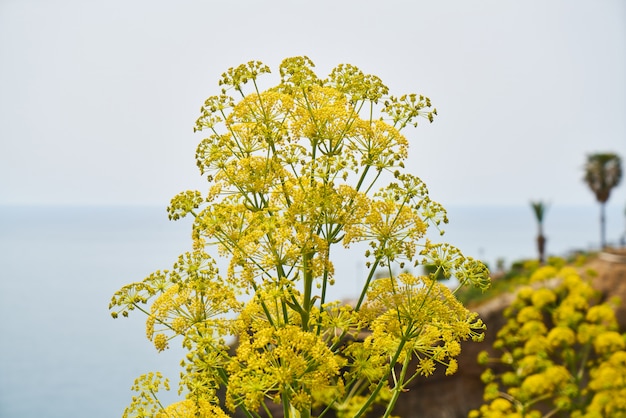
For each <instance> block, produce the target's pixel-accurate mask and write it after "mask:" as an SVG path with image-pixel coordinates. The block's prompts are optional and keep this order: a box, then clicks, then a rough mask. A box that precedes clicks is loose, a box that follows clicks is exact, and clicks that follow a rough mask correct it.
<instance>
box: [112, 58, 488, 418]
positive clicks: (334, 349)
mask: <svg viewBox="0 0 626 418" xmlns="http://www.w3.org/2000/svg"><path fill="white" fill-rule="evenodd" d="M313 68H314V65H313V63H312V62H311V61H310V60H309V59H308V58H306V57H295V58H289V59H286V60H284V61H283V62H282V64H281V65H280V69H279V74H280V82H279V83H278V84H277V85H276V86H274V87H272V88H269V89H266V90H263V91H261V89H260V87H259V84H258V83H257V81H258V78H259V77H260V76H262V75H266V74H268V73H270V69H269V68H268V67H267V66H265V65H264V64H262V63H260V62H256V61H253V62H249V63H247V64H243V65H240V66H238V67H236V68H231V69H230V70H228V71H227V72H226V73H224V74H223V76H222V78H221V80H220V82H219V85H220V86H221V92H220V94H219V95H216V96H212V97H209V98H208V99H207V100H206V101H205V103H204V105H203V106H202V109H201V114H200V117H199V118H198V120H197V122H196V126H195V129H196V130H197V131H203V132H206V133H207V136H206V138H204V139H203V140H202V141H201V142H200V144H199V145H198V147H197V152H196V162H197V165H198V168H199V170H200V173H201V174H202V175H203V176H204V177H206V179H207V180H208V186H207V190H206V191H204V192H201V191H185V192H183V193H180V194H178V195H177V196H175V197H174V198H173V199H172V201H171V204H170V206H169V208H168V211H169V216H170V218H171V219H179V218H183V217H185V216H193V218H194V221H193V233H192V237H193V251H190V252H189V253H186V254H183V255H182V256H181V257H180V258H179V260H178V261H177V262H176V263H175V264H174V267H173V268H172V269H171V270H167V271H157V272H155V273H154V274H152V275H150V276H149V277H148V278H146V279H145V280H143V281H141V282H138V283H132V284H129V285H127V286H125V287H123V288H122V289H120V290H119V291H118V292H117V293H115V295H114V296H113V299H112V301H111V305H110V308H111V309H112V310H113V316H114V317H117V316H118V315H120V314H121V315H123V316H127V315H128V313H129V312H130V311H133V310H135V309H139V310H141V311H143V312H145V313H146V314H147V336H148V339H150V340H151V341H152V342H153V343H154V345H155V347H156V349H157V350H164V349H166V348H167V347H168V345H169V344H170V342H171V341H172V339H174V338H177V337H178V338H180V339H181V341H182V345H183V346H184V347H185V348H186V349H187V350H188V354H187V356H186V358H185V359H184V360H183V362H182V368H183V369H182V370H183V371H182V379H181V393H184V396H185V399H184V400H182V401H181V402H179V403H176V404H174V405H170V406H167V407H165V408H164V407H161V408H157V410H158V411H160V412H159V413H162V414H165V415H164V416H223V415H225V414H226V411H230V412H234V411H239V413H242V414H244V415H245V416H248V417H258V416H261V414H266V415H271V414H272V411H271V410H270V408H269V407H268V405H271V403H272V402H274V403H276V404H279V405H281V406H282V412H281V415H284V416H285V417H310V416H314V415H315V416H319V417H322V416H324V415H325V414H329V413H330V411H333V412H332V413H333V415H335V416H339V417H350V418H354V417H360V416H364V415H365V414H366V413H367V411H369V410H371V408H372V406H373V405H374V404H375V403H376V402H382V403H383V404H384V405H386V406H385V408H386V411H385V413H384V416H385V417H388V416H390V415H391V412H392V410H393V407H394V405H395V402H396V400H397V399H398V396H400V394H401V393H402V392H403V391H404V388H405V387H406V385H407V384H408V383H409V382H410V381H411V380H412V379H414V378H415V377H416V376H418V375H430V374H432V373H433V371H434V369H435V367H438V366H440V365H442V366H444V367H445V368H446V370H447V373H448V374H451V373H454V372H455V370H456V368H457V364H456V360H455V357H456V356H457V355H458V354H459V352H460V341H462V340H466V339H474V340H479V339H481V338H482V331H483V329H484V325H483V324H482V322H481V320H480V319H479V318H478V317H477V315H476V314H474V313H471V312H469V311H468V310H467V309H466V308H465V307H464V306H463V305H462V304H461V303H459V302H458V301H457V299H456V298H455V296H454V293H453V292H452V291H451V290H450V289H449V288H448V287H446V286H445V285H444V284H442V283H440V282H438V281H437V280H435V277H440V276H442V277H445V278H450V277H452V276H454V277H456V278H457V279H458V282H459V283H460V285H466V284H470V285H474V286H477V287H479V288H483V289H484V288H486V287H487V286H488V284H489V278H488V271H487V269H486V267H485V266H484V265H483V264H482V263H481V262H479V261H477V260H475V259H472V258H471V257H465V256H464V255H463V254H462V253H461V252H460V251H459V250H458V249H457V248H455V247H453V246H450V245H448V244H445V243H434V242H431V241H430V240H429V239H427V230H428V229H429V228H431V227H433V226H434V227H435V228H437V229H438V228H439V226H440V224H442V223H445V222H447V216H446V212H445V210H444V209H443V208H442V206H441V205H439V204H438V203H436V202H435V201H433V200H431V199H430V197H429V195H428V190H427V188H426V185H425V184H424V183H423V182H422V181H421V180H420V179H419V178H418V177H416V176H414V175H412V174H409V173H406V172H405V169H404V164H405V160H406V158H407V150H408V145H409V144H408V141H407V139H406V138H405V137H404V136H403V134H401V131H402V130H403V129H404V128H406V127H409V126H417V123H418V120H419V119H420V118H422V119H424V120H427V121H431V122H432V120H433V118H434V116H435V115H436V110H435V109H434V108H432V106H431V103H430V100H429V99H428V98H427V97H424V96H420V95H416V94H408V95H403V96H399V97H397V96H391V95H389V94H388V88H387V87H386V86H385V85H384V84H383V83H382V81H381V80H380V79H379V78H378V77H376V76H373V75H367V74H364V73H363V72H361V71H360V70H359V69H358V68H356V67H354V66H352V65H339V66H338V67H336V68H335V69H333V70H332V72H331V73H330V75H329V76H328V77H327V78H325V79H321V78H318V76H317V75H316V74H315V72H314V70H313ZM359 242H365V243H367V244H368V245H369V249H368V250H367V252H366V253H365V255H364V263H365V265H366V266H367V273H366V277H365V284H364V286H363V288H362V290H361V292H360V294H359V295H358V298H357V300H355V302H354V303H351V304H346V303H341V302H339V301H333V300H329V297H328V293H329V287H330V286H332V285H333V283H335V281H337V280H346V278H345V277H336V276H335V274H334V267H333V262H332V257H331V256H332V254H333V252H332V249H333V248H336V247H337V246H344V247H350V246H351V245H353V244H355V243H359ZM211 246H215V247H216V248H217V252H218V253H219V255H221V256H224V257H227V258H228V260H229V263H228V268H227V271H225V272H220V271H218V268H217V267H216V263H215V261H214V260H213V258H212V257H211V256H210V255H209V253H208V250H207V248H208V247H211ZM418 265H434V266H436V268H435V270H434V271H433V273H432V274H431V275H430V276H428V275H421V276H414V275H412V274H409V273H400V274H396V273H394V272H395V271H396V269H405V270H406V268H408V267H409V266H415V267H416V266H418ZM405 266H406V267H405ZM380 269H384V270H385V271H386V273H387V274H386V277H383V278H380V279H376V280H374V277H375V273H376V272H377V270H378V271H380ZM230 337H235V338H236V340H237V342H238V346H237V348H236V351H235V352H232V351H231V350H230V347H229V346H228V345H227V343H226V342H227V339H228V338H230ZM412 362H413V363H412ZM415 362H417V367H415ZM411 364H413V366H412V367H411V366H410V365H411ZM143 381H146V379H145V378H144V379H143V380H141V379H140V380H139V384H138V388H137V390H138V392H140V393H143V394H146V393H153V392H154V391H152V390H148V391H146V389H145V385H144V386H142V385H141V384H140V383H141V382H143ZM148 381H149V379H148ZM222 391H224V393H225V397H224V398H222V399H220V398H219V396H218V393H222ZM144 398H145V396H144ZM142 399H143V398H142ZM157 402H158V400H157V399H156V395H155V396H154V403H157ZM149 407H151V408H153V407H154V405H151V406H149ZM146 408H148V406H146V405H144V404H143V403H141V402H140V403H139V404H133V405H131V406H130V407H129V408H127V410H126V412H125V416H128V417H132V416H144V415H142V414H145V411H146V410H147V409H146ZM180 411H183V412H180ZM207 411H209V412H207Z"/></svg>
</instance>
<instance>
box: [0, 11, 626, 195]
mask: <svg viewBox="0 0 626 418" xmlns="http://www.w3.org/2000/svg"><path fill="white" fill-rule="evenodd" d="M294 55H307V56H309V57H310V58H311V59H312V60H313V61H314V62H315V63H316V65H317V68H318V73H319V74H320V75H326V74H327V73H328V71H329V70H330V69H331V68H332V67H334V66H335V65H336V64H339V63H346V62H347V63H351V64H354V65H357V66H358V67H360V68H361V69H362V70H363V71H364V72H366V73H373V74H376V75H378V76H380V77H381V78H382V80H383V81H384V82H385V83H386V84H387V85H388V86H389V87H390V88H391V91H392V93H396V94H401V93H409V92H416V93H421V94H425V95H428V96H429V97H430V98H431V99H432V101H433V103H434V105H435V106H436V107H437V109H438V112H439V117H438V118H437V119H436V120H435V122H434V123H433V124H432V125H429V124H427V123H424V124H422V126H420V127H418V128H417V129H415V130H407V131H405V134H407V136H408V137H409V139H410V140H411V142H412V150H411V154H410V155H411V161H410V164H409V167H410V170H411V172H413V173H414V174H416V175H418V176H420V177H422V178H423V179H424V180H425V181H426V183H427V184H428V185H429V188H430V191H431V195H432V197H433V198H434V199H435V200H438V201H440V202H441V203H443V204H444V206H445V205H456V204H471V205H479V204H494V205H495V204H502V205H509V204H527V203H528V201H529V200H530V199H545V200H549V201H550V202H552V203H553V204H590V203H591V204H593V203H594V202H595V200H594V197H593V196H592V194H591V192H589V191H588V190H587V187H586V186H585V184H584V183H582V181H581V177H582V166H583V164H584V161H585V156H586V154H588V153H591V152H596V151H611V152H617V153H619V154H620V155H621V156H622V158H623V159H624V160H625V163H626V2H624V1H623V0H602V1H597V0H588V1H582V0H562V1H544V0H524V1H507V0H489V1H487V0H485V1H472V0H449V1H445V0H443V1H421V0H419V1H415V0H413V1H406V2H401V1H388V0H386V1H383V0H378V1H366V0H358V1H352V0H349V1H344V0H332V1H327V0H323V1H319V0H318V1H237V0H233V1H220V2H216V1H209V0H202V1H201V0H180V1H179V0H177V1H174V0H170V1H159V0H132V1H129V0H106V1H85V0H46V1H44V0H40V1H37V0H0V204H120V205H123V204H155V205H163V206H166V205H167V204H168V202H169V199H170V198H171V197H172V196H173V195H174V194H176V193H178V192H179V191H182V190H185V189H188V188H198V187H201V186H203V185H204V183H203V182H202V180H201V179H200V177H199V174H197V171H196V168H195V163H194V159H193V158H194V150H195V146H196V144H197V142H198V141H199V140H200V139H201V137H200V136H199V135H198V134H193V132H192V127H193V124H194V121H195V119H196V117H197V115H198V109H199V107H200V105H201V104H202V102H203V101H204V99H205V98H206V97H208V96H210V95H213V94H215V93H217V92H218V86H217V81H218V79H219V75H220V74H221V73H222V72H223V71H224V70H226V69H227V68H229V67H232V66H236V65H238V64H240V63H243V62H247V61H249V60H252V59H258V60H261V61H263V62H265V63H266V64H268V65H270V66H271V67H272V69H276V68H277V65H278V64H279V63H280V61H281V60H282V59H283V58H285V57H289V56H294ZM272 77H276V78H275V79H274V80H277V75H275V74H274V75H272ZM625 202H626V186H624V184H622V185H621V186H620V187H619V188H617V189H616V190H615V191H614V194H613V196H612V197H611V201H610V202H609V203H610V204H614V205H622V206H623V205H624V204H625Z"/></svg>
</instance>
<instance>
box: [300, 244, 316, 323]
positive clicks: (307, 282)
mask: <svg viewBox="0 0 626 418" xmlns="http://www.w3.org/2000/svg"><path fill="white" fill-rule="evenodd" d="M312 258H313V254H311V253H309V252H307V253H305V254H303V255H302V269H303V270H304V271H303V276H304V300H303V301H302V313H301V314H300V316H301V317H302V329H303V330H304V331H307V330H308V329H309V316H310V313H311V294H312V290H313V272H312V271H311V268H312V266H311V265H310V263H309V261H311V259H312Z"/></svg>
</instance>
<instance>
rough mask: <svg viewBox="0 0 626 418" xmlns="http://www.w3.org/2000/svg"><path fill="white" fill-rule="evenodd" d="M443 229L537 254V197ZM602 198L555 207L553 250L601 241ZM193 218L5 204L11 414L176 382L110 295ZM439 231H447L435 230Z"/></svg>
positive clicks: (509, 252) (2, 240) (1, 389)
mask: <svg viewBox="0 0 626 418" xmlns="http://www.w3.org/2000/svg"><path fill="white" fill-rule="evenodd" d="M448 212H449V217H450V224H448V225H447V226H446V228H445V229H446V235H445V236H444V237H443V240H445V241H447V242H450V243H452V244H454V245H456V246H458V247H459V248H461V249H462V250H463V252H464V253H465V254H466V255H471V256H474V257H477V258H481V259H483V260H485V261H487V262H488V264H490V265H491V266H495V262H496V259H498V258H503V259H504V260H505V262H506V265H507V266H508V265H510V263H511V262H512V261H514V260H518V259H522V258H532V257H535V256H536V254H535V236H536V228H537V226H536V223H535V220H534V217H533V214H532V211H531V209H530V206H520V207H515V206H512V207H449V208H448ZM598 216H599V208H598V206H597V205H592V204H590V205H589V206H584V207H559V206H557V205H554V206H552V207H550V208H549V210H548V212H547V215H546V218H545V234H546V236H547V237H548V247H547V248H548V253H550V254H557V255H563V254H565V253H567V252H569V251H571V250H576V249H593V248H596V247H597V245H598V241H599V238H598V237H599V230H598V228H599V227H598ZM607 217H608V225H607V238H608V240H609V241H611V242H613V243H617V242H618V241H619V239H620V237H621V236H622V235H623V233H624V229H625V225H624V209H623V207H619V205H618V204H613V205H609V206H608V207H607ZM189 235H190V222H187V221H186V220H183V221H179V222H170V221H168V220H167V215H166V213H165V210H164V208H159V207H132V208H124V207H108V208H107V207H80V208H65V207H23V208H20V207H0V318H2V321H0V417H2V418H42V417H46V418H68V417H77V418H78V417H85V416H89V417H91V418H110V417H119V416H121V414H122V411H123V410H124V407H125V406H126V405H127V404H128V403H129V402H130V397H131V395H132V393H131V392H130V386H131V385H132V383H133V380H134V379H135V377H137V376H138V375H140V374H142V373H146V372H149V371H156V370H160V371H162V372H163V373H164V374H165V375H166V376H168V377H170V379H171V380H172V381H173V382H174V384H173V385H172V389H173V390H172V394H171V395H169V396H168V395H167V394H165V395H164V400H165V401H166V402H168V400H169V401H171V400H173V399H174V398H175V392H176V389H177V383H176V382H177V377H178V373H179V371H178V363H179V360H180V358H181V357H182V355H183V354H182V351H179V350H178V349H176V348H172V349H170V350H168V351H166V352H165V353H161V354H158V353H156V351H155V350H154V349H153V348H152V346H151V344H150V343H149V342H148V341H147V340H146V339H145V337H144V326H143V321H144V318H143V316H142V315H141V314H139V313H137V314H136V315H134V316H132V315H131V318H128V319H126V318H120V319H117V320H113V319H112V318H111V317H110V315H109V312H108V303H109V300H110V297H111V295H112V294H113V293H114V292H115V291H116V290H117V289H118V288H120V287H121V286H123V285H124V284H127V283H130V282H133V281H139V280H141V279H143V277H145V276H146V275H148V274H149V273H151V272H152V271H154V270H157V269H163V268H168V267H170V266H171V264H172V262H173V261H175V259H176V257H177V256H178V254H180V253H181V252H184V251H187V250H188V249H189V246H190V242H189ZM435 238H436V239H437V240H439V238H437V237H433V239H435ZM361 254H362V251H360V250H356V251H355V252H352V253H346V252H343V251H342V252H340V253H337V260H339V261H337V262H336V279H337V285H336V286H335V289H334V292H335V294H334V295H335V297H337V298H340V297H354V296H355V292H356V289H357V286H358V285H359V284H360V283H362V279H363V278H362V277H360V274H363V273H364V271H365V269H364V267H362V266H361V263H360V262H359V261H357V260H358V259H359V257H360V256H361Z"/></svg>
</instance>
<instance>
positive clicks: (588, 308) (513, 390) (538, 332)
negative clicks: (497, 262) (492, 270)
mask: <svg viewBox="0 0 626 418" xmlns="http://www.w3.org/2000/svg"><path fill="white" fill-rule="evenodd" d="M599 297H600V295H599V294H598V292H596V291H595V290H594V289H593V288H592V286H591V285H590V284H589V282H587V281H585V280H583V279H582V278H581V276H580V275H579V274H578V272H577V271H576V269H574V268H572V267H568V266H565V267H561V268H557V267H555V266H545V267H541V268H539V269H538V270H536V271H535V272H534V273H533V274H532V276H531V277H530V284H529V285H527V286H523V287H522V288H521V289H519V291H518V293H517V297H516V299H515V301H514V302H513V303H512V305H511V306H510V307H509V308H507V310H506V311H505V317H506V318H507V322H506V324H505V326H504V327H503V328H502V329H501V330H500V331H498V334H497V338H496V341H495V342H494V344H493V348H494V353H499V355H497V356H496V357H493V355H492V354H491V355H490V354H489V353H488V352H486V351H484V352H481V353H480V355H479V358H478V361H479V363H481V364H484V365H490V367H489V368H487V369H486V370H485V372H484V373H483V375H482V380H483V381H484V383H485V384H486V386H485V392H484V399H485V402H486V403H485V404H484V405H482V406H481V407H480V408H479V409H478V410H474V411H471V412H470V414H469V417H471V418H478V417H485V418H499V417H520V418H521V417H537V418H540V417H557V416H559V417H574V418H583V417H584V418H600V417H623V416H626V401H624V399H626V338H625V336H624V335H622V334H620V333H619V332H618V324H617V320H616V318H615V312H614V308H615V307H614V306H612V303H613V302H614V301H613V302H603V303H598V302H599Z"/></svg>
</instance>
